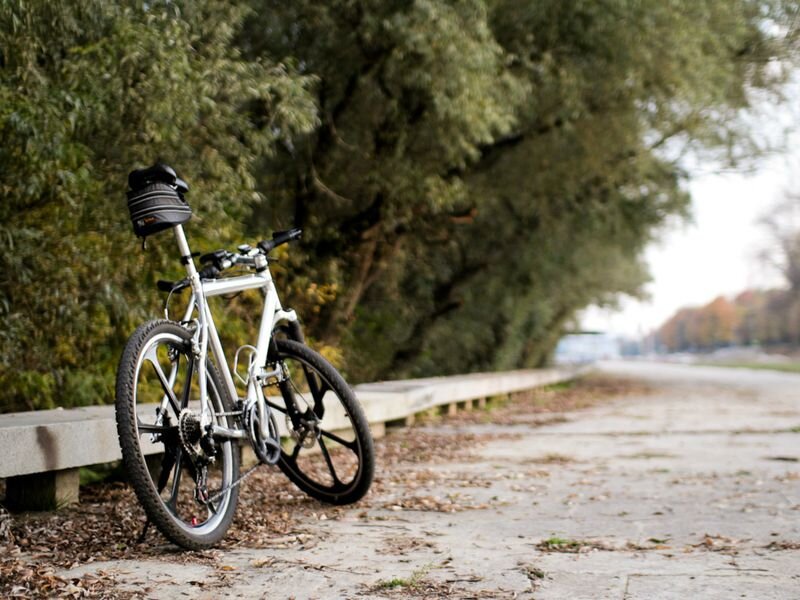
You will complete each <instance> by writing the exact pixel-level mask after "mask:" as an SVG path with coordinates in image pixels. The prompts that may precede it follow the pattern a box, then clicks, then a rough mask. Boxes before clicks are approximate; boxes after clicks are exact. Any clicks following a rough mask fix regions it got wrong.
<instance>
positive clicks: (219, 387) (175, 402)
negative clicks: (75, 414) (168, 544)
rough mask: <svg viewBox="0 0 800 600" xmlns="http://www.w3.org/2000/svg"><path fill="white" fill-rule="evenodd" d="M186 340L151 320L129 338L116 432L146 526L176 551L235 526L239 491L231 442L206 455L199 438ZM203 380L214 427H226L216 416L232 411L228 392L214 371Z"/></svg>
mask: <svg viewBox="0 0 800 600" xmlns="http://www.w3.org/2000/svg"><path fill="white" fill-rule="evenodd" d="M191 337H192V334H191V332H189V331H188V330H186V329H185V328H184V327H181V326H180V325H178V324H177V323H174V322H171V321H150V322H148V323H145V324H144V325H142V326H141V327H139V328H138V329H137V330H136V331H135V332H134V333H133V335H132V336H131V338H130V339H129V340H128V344H127V345H126V347H125V351H124V352H123V354H122V359H121V361H120V365H119V370H118V372H117V389H116V396H117V397H116V413H117V433H118V436H119V443H120V448H121V450H122V460H123V463H124V465H125V469H126V472H127V474H128V478H129V480H130V483H131V486H132V487H133V489H134V491H135V492H136V496H137V498H138V499H139V502H140V503H141V505H142V507H143V508H144V511H145V513H146V514H147V516H148V518H149V519H150V521H152V522H153V523H154V524H155V525H156V527H158V529H159V530H160V531H161V533H163V534H164V535H165V536H166V537H167V538H168V539H169V540H170V541H172V542H174V543H176V544H178V545H179V546H183V547H184V548H189V549H202V548H208V547H209V546H212V545H214V544H215V543H217V542H218V541H219V540H220V539H221V538H222V536H223V535H225V532H226V531H227V529H228V528H229V527H230V524H231V521H232V520H233V514H234V511H235V510H236V503H237V500H238V494H239V492H238V489H239V488H238V486H237V487H234V488H230V487H229V486H230V485H231V484H232V483H233V482H234V481H236V480H237V479H238V477H239V449H238V448H237V447H236V446H235V444H234V443H233V442H231V441H230V440H226V441H223V442H217V443H216V446H215V447H214V448H209V446H208V439H205V440H203V439H201V438H202V433H203V432H202V430H201V427H200V419H199V412H200V408H199V385H198V383H199V377H198V370H197V368H196V365H195V361H194V356H193V354H192V351H191ZM206 374H207V377H206V387H207V392H208V399H209V402H210V405H211V409H212V411H213V412H214V413H215V416H214V417H213V421H214V423H216V424H217V425H221V426H224V427H232V426H233V417H231V416H225V415H221V413H225V412H230V411H232V410H233V402H232V401H231V398H230V396H229V393H228V391H227V388H226V387H225V385H224V384H223V383H222V378H221V377H220V375H219V372H218V371H217V369H216V367H214V365H213V364H211V363H207V369H206ZM162 407H163V410H162ZM229 419H230V422H229ZM201 444H205V447H203V446H202V445H201ZM211 455H213V457H214V460H213V461H209V457H210V456H211Z"/></svg>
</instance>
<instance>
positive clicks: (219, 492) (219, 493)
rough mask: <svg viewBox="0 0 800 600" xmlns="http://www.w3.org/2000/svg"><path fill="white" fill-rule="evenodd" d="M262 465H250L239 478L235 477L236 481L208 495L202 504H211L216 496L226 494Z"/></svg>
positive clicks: (219, 496) (262, 464)
mask: <svg viewBox="0 0 800 600" xmlns="http://www.w3.org/2000/svg"><path fill="white" fill-rule="evenodd" d="M263 466H264V463H258V464H257V465H255V466H253V467H250V468H249V469H248V470H247V471H245V473H244V475H242V476H241V477H239V479H237V480H236V481H234V482H233V483H232V484H230V485H229V486H228V487H226V488H224V489H221V490H220V491H218V492H217V493H216V494H214V495H213V496H211V497H210V498H209V499H208V500H206V501H205V502H204V504H211V503H212V502H214V501H215V500H216V499H217V498H221V497H222V496H224V495H225V494H227V493H228V492H229V491H230V490H232V489H233V488H235V487H236V486H237V485H239V484H240V483H242V482H243V481H244V480H245V479H247V478H248V477H250V475H252V474H253V471H255V470H256V469H258V468H259V467H263Z"/></svg>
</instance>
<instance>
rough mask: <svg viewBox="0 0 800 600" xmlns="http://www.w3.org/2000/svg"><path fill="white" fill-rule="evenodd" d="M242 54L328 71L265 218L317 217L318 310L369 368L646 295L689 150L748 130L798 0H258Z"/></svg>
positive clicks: (362, 370) (735, 154) (490, 344)
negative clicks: (653, 254)
mask: <svg viewBox="0 0 800 600" xmlns="http://www.w3.org/2000/svg"><path fill="white" fill-rule="evenodd" d="M253 5H254V7H256V10H255V11H254V14H253V15H252V17H251V18H250V19H248V21H247V25H246V28H245V29H244V33H243V35H242V36H241V38H240V40H239V43H240V45H241V47H242V49H243V52H244V54H245V56H248V57H250V58H257V57H262V56H277V57H284V56H291V57H294V58H295V59H296V61H297V62H296V64H297V65H298V67H299V68H300V69H302V71H303V72H304V73H306V74H308V75H313V76H314V77H316V78H318V80H319V84H318V86H317V88H316V90H317V101H318V103H319V107H320V118H321V125H320V127H319V128H317V129H316V130H315V131H314V132H313V133H312V134H310V135H305V136H301V137H297V138H295V139H294V140H293V141H292V142H291V143H290V144H285V145H282V146H281V151H280V152H279V153H278V154H277V155H276V156H275V157H273V158H271V159H270V160H268V161H266V162H265V164H264V167H263V171H262V177H261V180H260V181H263V182H264V187H265V189H266V190H267V195H268V197H269V198H270V200H271V201H270V203H269V204H267V205H264V206H262V207H258V208H257V210H256V215H255V218H254V223H255V224H256V225H257V226H261V225H263V224H265V223H283V224H289V223H293V224H295V225H299V226H302V227H305V228H306V229H307V231H308V237H307V241H306V243H305V247H304V248H305V254H304V255H303V256H302V257H299V258H298V260H297V261H296V262H295V263H294V264H293V267H294V268H295V270H296V271H297V272H299V273H301V274H302V277H301V279H302V278H303V277H305V278H308V279H310V280H314V281H316V282H318V283H319V284H320V285H321V286H324V288H325V290H326V292H327V293H328V299H329V300H330V301H329V302H328V303H327V304H326V305H325V306H324V307H323V310H321V311H320V313H319V314H318V316H316V317H315V318H314V319H312V320H311V321H310V322H309V327H310V330H311V332H312V333H313V334H314V335H316V336H317V337H318V338H320V339H321V341H323V342H326V343H330V344H343V346H344V349H345V357H346V360H347V368H348V369H349V371H350V372H351V373H352V374H355V375H356V377H357V378H371V377H378V376H391V375H400V374H423V373H425V374H432V373H449V372H457V371H465V370H472V369H487V368H488V369H491V368H510V367H517V366H531V365H537V364H540V363H541V362H542V361H543V360H544V359H545V358H546V356H547V354H548V352H549V351H550V349H551V348H552V346H553V344H554V343H555V341H556V340H557V338H558V336H559V334H560V332H561V330H562V328H563V326H564V324H565V323H567V322H568V321H569V320H570V319H572V318H574V315H575V314H576V311H578V310H579V309H581V308H583V307H585V306H587V305H588V304H590V303H604V302H610V301H613V298H614V297H615V296H616V295H618V294H619V293H628V294H636V293H638V292H639V290H640V289H641V286H642V284H643V282H644V281H646V278H647V274H646V271H645V269H644V268H643V266H642V264H641V261H640V256H641V250H642V249H643V247H644V246H645V245H646V244H647V242H648V241H649V240H650V239H651V238H652V236H653V234H654V232H655V231H656V230H657V229H658V227H659V226H660V225H661V224H663V223H664V221H665V220H666V219H668V218H669V217H670V216H671V215H676V214H682V213H684V212H685V210H686V208H687V204H688V201H689V199H688V196H687V193H686V192H685V188H684V185H683V182H684V181H685V179H686V177H687V173H686V172H684V171H683V170H682V168H681V163H680V162H679V160H678V159H677V158H676V155H677V154H678V151H679V150H680V149H686V148H688V149H690V150H691V151H694V152H697V153H712V154H714V155H715V157H716V158H717V159H719V158H722V159H723V160H726V161H729V162H734V161H736V160H739V159H741V158H743V157H747V156H752V155H753V153H754V152H755V151H757V149H758V148H757V144H756V143H755V142H756V140H755V139H754V137H753V136H752V135H751V130H750V128H748V126H747V123H746V121H745V120H744V118H743V115H744V114H746V111H747V109H748V108H750V107H751V103H752V97H753V94H754V91H757V90H763V91H767V92H776V91H777V90H779V89H780V85H781V83H782V81H783V80H784V79H785V76H786V72H787V70H788V65H789V63H790V62H791V58H792V56H793V55H792V45H793V42H794V34H795V32H794V30H793V29H791V24H792V22H793V18H794V15H795V13H796V11H797V6H796V3H795V2H777V1H776V2H770V1H760V0H735V1H732V2H725V3H722V2H702V3H697V2H690V1H686V2H671V3H664V2H660V1H658V0H651V1H640V0H637V1H632V0H609V1H607V2H562V1H560V0H550V1H547V0H545V1H537V2H516V1H510V0H509V1H482V0H467V1H463V2H458V3H451V2H441V1H436V0H417V1H414V2H369V1H364V2H357V1H343V2H333V3H325V4H322V5H321V4H320V3H316V2H304V1H299V2H298V1H293V2H269V3H261V2H257V1H255V2H254V3H253Z"/></svg>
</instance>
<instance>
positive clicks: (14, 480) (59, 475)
mask: <svg viewBox="0 0 800 600" xmlns="http://www.w3.org/2000/svg"><path fill="white" fill-rule="evenodd" d="M586 369H587V367H577V368H576V367H559V368H554V369H534V370H522V371H506V372H502V373H473V374H469V375H456V376H452V377H431V378H426V379H408V380H399V381H382V382H376V383H365V384H361V385H358V386H355V388H354V389H355V392H356V395H357V396H358V398H359V400H360V401H361V403H362V405H363V406H364V410H365V412H366V414H367V419H368V421H369V423H370V425H371V427H372V429H373V434H374V435H375V436H376V437H379V436H381V435H383V432H384V430H385V425H386V423H394V422H404V423H406V424H410V423H411V422H413V419H414V415H416V414H418V413H423V412H426V411H429V410H431V409H433V408H437V407H441V406H448V407H449V408H448V412H451V413H452V412H455V411H456V410H458V406H459V404H461V405H462V407H471V406H472V403H473V402H474V401H477V402H478V403H479V404H484V403H485V401H486V399H487V398H491V397H495V396H501V395H506V394H511V393H514V392H521V391H525V390H530V389H535V388H538V387H542V386H546V385H551V384H554V383H558V382H563V381H567V380H570V379H573V378H575V377H577V376H579V375H581V374H582V373H583V372H585V371H586ZM0 457H2V459H1V460H0V478H5V479H6V504H7V505H9V506H10V507H11V508H13V509H16V510H20V509H23V510H24V509H41V508H48V507H52V506H55V505H63V504H68V503H70V502H74V501H77V499H78V469H79V468H80V467H84V466H89V465H95V464H101V463H109V462H113V461H116V460H119V459H120V458H121V456H120V451H119V443H118V441H117V430H116V422H115V420H114V407H113V406H90V407H84V408H72V409H67V410H64V409H55V410H43V411H35V412H24V413H11V414H6V415H0Z"/></svg>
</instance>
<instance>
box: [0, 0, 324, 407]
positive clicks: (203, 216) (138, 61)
mask: <svg viewBox="0 0 800 600" xmlns="http://www.w3.org/2000/svg"><path fill="white" fill-rule="evenodd" d="M245 14H246V8H244V7H241V6H240V7H235V6H234V7H232V6H230V5H229V3H227V2H216V1H213V0H208V1H206V0H198V1H196V2H194V1H187V2H171V1H164V2H158V1H156V2H151V1H148V2H135V1H131V2H103V1H99V0H79V1H70V2H66V1H54V2H23V1H22V0H2V1H0V165H2V167H0V195H2V201H0V271H2V273H3V275H2V277H0V319H1V320H2V326H1V327H0V390H1V391H0V405H1V407H2V409H4V410H10V409H24V408H42V407H51V406H54V405H71V404H82V403H88V402H108V401H110V400H112V399H113V381H114V369H115V366H116V363H117V361H118V359H119V354H120V351H121V345H122V343H123V342H124V340H125V338H126V337H127V335H128V334H129V333H130V331H131V329H132V327H133V326H134V325H135V324H136V323H137V322H138V321H140V320H141V319H143V318H145V317H147V316H153V315H154V314H156V315H157V314H158V313H157V312H155V310H154V309H156V308H157V307H158V306H159V303H158V300H157V298H156V294H155V293H154V286H153V281H154V279H155V278H156V273H158V274H161V275H162V276H163V275H164V274H166V275H169V274H170V273H175V274H177V273H178V272H179V271H178V269H179V268H180V265H179V264H178V263H177V262H175V261H170V260H169V259H168V256H172V255H174V252H168V251H171V250H172V246H173V244H172V240H170V239H166V238H165V239H164V240H159V239H158V238H156V239H153V240H151V242H150V245H151V251H150V252H149V253H147V254H144V253H142V252H141V251H140V249H139V243H138V242H137V241H136V240H135V238H134V237H133V235H132V233H131V226H130V223H129V220H128V216H127V209H126V207H125V188H126V175H127V173H128V171H130V170H131V169H132V168H134V167H137V166H139V167H141V166H145V165H149V164H151V163H152V162H153V161H154V160H155V159H157V158H161V159H162V160H165V161H167V162H170V163H172V164H174V165H175V167H176V168H177V169H178V170H179V172H180V173H181V175H182V176H183V177H185V178H186V179H187V180H188V181H190V182H191V184H192V189H191V191H190V196H189V198H190V200H191V204H192V206H193V207H194V208H195V211H196V214H197V215H198V217H197V219H196V221H197V225H191V226H190V230H189V231H190V235H192V237H193V241H197V242H198V243H197V244H196V245H198V246H202V245H203V242H204V240H205V239H213V240H215V241H214V243H216V244H219V243H221V242H225V241H228V240H230V239H231V238H238V236H239V235H240V234H241V230H242V225H241V223H242V221H243V220H245V218H246V215H247V214H249V211H250V207H251V205H252V204H253V203H254V202H257V201H258V199H259V196H258V194H257V193H256V188H255V179H254V165H255V162H256V160H257V159H258V158H260V157H261V156H262V155H264V154H265V153H267V152H269V151H270V150H271V148H272V147H273V146H274V144H275V143H276V141H277V140H278V139H280V138H282V137H285V138H288V137H289V136H292V135H294V134H297V133H299V132H301V131H306V130H309V129H311V128H312V127H313V126H314V124H315V119H316V116H315V115H316V112H315V109H314V105H313V98H312V97H311V96H310V95H309V94H308V92H307V90H308V89H309V88H310V86H311V85H313V81H312V80H311V79H310V78H307V77H302V76H299V75H296V74H293V73H291V72H290V71H289V70H288V69H287V67H285V66H283V65H281V64H279V63H276V62H272V61H269V60H266V59H261V60H259V61H252V62H251V61H245V60H243V59H242V58H241V57H240V55H239V52H238V50H237V49H236V47H235V45H234V44H233V43H232V38H233V36H234V35H235V33H236V31H237V28H238V27H239V24H240V23H241V21H242V20H243V18H244V16H245ZM253 105H258V109H259V110H258V118H263V117H264V116H266V117H268V118H269V124H267V123H263V124H262V123H261V122H257V121H255V120H253V119H254V115H255V113H254V112H253V111H252V110H251V108H252V106H253ZM198 238H199V239H198ZM208 243H209V244H210V243H211V242H210V241H209V242H208Z"/></svg>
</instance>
